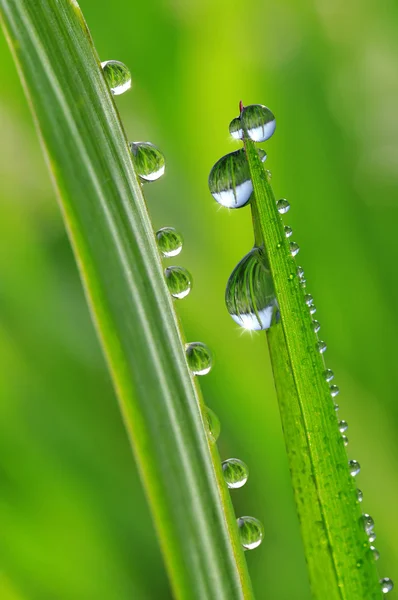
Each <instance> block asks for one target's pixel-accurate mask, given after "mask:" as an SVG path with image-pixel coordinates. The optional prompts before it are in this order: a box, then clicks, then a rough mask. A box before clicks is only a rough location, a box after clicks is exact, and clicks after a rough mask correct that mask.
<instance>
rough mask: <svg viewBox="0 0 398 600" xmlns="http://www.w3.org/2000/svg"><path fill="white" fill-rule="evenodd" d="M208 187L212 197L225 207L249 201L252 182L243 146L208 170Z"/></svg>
mask: <svg viewBox="0 0 398 600" xmlns="http://www.w3.org/2000/svg"><path fill="white" fill-rule="evenodd" d="M209 189H210V192H211V194H212V196H213V198H214V199H215V200H216V201H217V202H218V203H219V204H221V205H222V206H225V207H226V208H241V207H242V206H245V205H246V204H247V203H248V202H249V199H250V196H251V194H252V191H253V184H252V181H251V179H250V172H249V165H248V163H247V160H246V154H245V151H244V150H243V148H241V149H240V150H236V151H235V152H230V153H229V154H226V155H225V156H223V157H222V158H220V160H218V161H217V162H216V164H215V165H214V167H213V168H212V170H211V171H210V175H209Z"/></svg>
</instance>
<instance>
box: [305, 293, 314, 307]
mask: <svg viewBox="0 0 398 600" xmlns="http://www.w3.org/2000/svg"><path fill="white" fill-rule="evenodd" d="M304 301H305V303H306V305H307V306H311V305H312V304H314V298H313V297H312V296H311V294H306V295H305V296H304Z"/></svg>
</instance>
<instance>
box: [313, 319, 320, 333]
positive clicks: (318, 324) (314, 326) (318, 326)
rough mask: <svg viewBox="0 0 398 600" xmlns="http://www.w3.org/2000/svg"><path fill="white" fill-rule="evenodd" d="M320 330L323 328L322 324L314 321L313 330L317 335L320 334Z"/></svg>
mask: <svg viewBox="0 0 398 600" xmlns="http://www.w3.org/2000/svg"><path fill="white" fill-rule="evenodd" d="M320 328H321V324H320V322H319V321H312V329H313V330H314V332H315V333H318V331H319V330H320Z"/></svg>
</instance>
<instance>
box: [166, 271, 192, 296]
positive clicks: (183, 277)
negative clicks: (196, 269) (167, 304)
mask: <svg viewBox="0 0 398 600" xmlns="http://www.w3.org/2000/svg"><path fill="white" fill-rule="evenodd" d="M164 275H165V278H166V283H167V287H168V288H169V292H170V294H171V295H172V296H173V298H177V299H178V300H181V299H182V298H185V296H188V294H189V292H190V291H191V288H192V278H191V274H190V273H189V271H187V269H185V268H184V267H167V269H165V270H164Z"/></svg>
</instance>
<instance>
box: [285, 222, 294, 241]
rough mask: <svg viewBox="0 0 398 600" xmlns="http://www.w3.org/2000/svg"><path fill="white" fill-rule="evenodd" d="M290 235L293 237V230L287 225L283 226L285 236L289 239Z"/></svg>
mask: <svg viewBox="0 0 398 600" xmlns="http://www.w3.org/2000/svg"><path fill="white" fill-rule="evenodd" d="M291 235H293V229H292V228H291V227H289V225H285V236H286V237H287V238H289V237H290V236H291Z"/></svg>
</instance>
